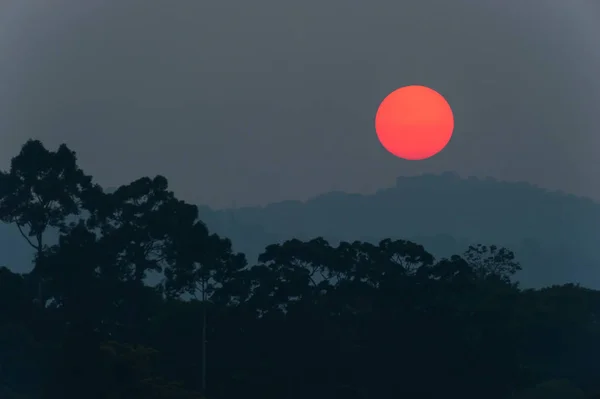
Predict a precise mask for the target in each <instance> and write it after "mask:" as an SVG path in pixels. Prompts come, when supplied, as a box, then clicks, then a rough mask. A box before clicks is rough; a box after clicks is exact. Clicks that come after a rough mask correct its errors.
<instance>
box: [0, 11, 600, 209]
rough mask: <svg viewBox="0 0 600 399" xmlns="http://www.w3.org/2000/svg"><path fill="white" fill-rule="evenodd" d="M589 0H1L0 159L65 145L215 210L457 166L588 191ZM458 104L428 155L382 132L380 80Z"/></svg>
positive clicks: (598, 62) (597, 151)
mask: <svg viewBox="0 0 600 399" xmlns="http://www.w3.org/2000/svg"><path fill="white" fill-rule="evenodd" d="M599 11H600V10H599V5H598V3H597V2H595V1H593V0H570V1H565V0H504V1H498V0H452V1H448V0H435V1H434V0H370V1H365V0H318V1H317V0H304V1H300V2H291V1H281V0H254V1H246V0H227V1H226V0H219V1H217V0H212V1H198V0H189V1H188V0H171V1H167V0H163V1H158V0H152V1H151V0H143V1H142V0H135V1H134V0H105V1H94V0H87V1H80V0H70V1H67V0H49V1H45V0H3V1H2V3H0V77H1V79H0V134H1V135H2V136H1V137H2V141H1V142H0V143H1V147H0V166H2V167H6V166H8V162H9V159H10V157H11V156H14V155H15V154H16V153H17V152H18V150H19V147H20V146H21V145H22V144H23V142H24V141H25V140H26V139H27V138H28V137H35V138H39V139H41V140H43V141H44V142H45V143H46V144H47V145H48V146H50V147H52V148H54V147H55V146H56V145H57V144H58V143H60V142H66V143H67V144H68V145H69V146H70V147H71V148H73V149H74V150H75V151H77V153H78V156H79V158H80V164H81V165H82V166H83V167H84V168H85V169H86V170H87V171H88V172H89V173H92V174H93V175H94V176H96V178H97V179H98V181H99V182H100V183H102V184H103V185H105V186H115V185H118V184H123V183H126V182H128V181H130V180H132V179H135V178H137V177H140V176H143V175H153V174H157V173H160V174H164V175H165V176H167V177H168V178H169V180H170V182H171V184H172V187H173V188H174V189H175V190H176V192H177V193H178V194H179V195H180V196H181V197H183V198H185V199H187V200H190V201H195V202H198V203H203V204H209V205H212V206H216V207H223V206H229V205H231V204H232V203H235V204H236V205H248V204H264V203H267V202H272V201H277V200H283V199H305V198H308V197H311V196H313V195H316V194H319V193H322V192H326V191H331V190H345V191H364V192H369V191H373V190H375V189H377V188H379V187H383V186H388V185H390V184H392V183H393V180H394V178H395V177H396V176H398V175H410V174H418V173H422V172H438V171H446V170H451V171H457V172H459V173H460V174H462V175H477V176H488V175H489V176H494V177H497V178H501V179H508V180H526V181H530V182H532V183H535V184H539V185H541V186H545V187H549V188H559V189H563V190H565V191H569V192H573V193H576V194H584V195H589V196H592V197H594V198H596V199H600V184H598V183H599V182H600V179H598V171H599V170H600V137H599V133H600V119H599V117H598V115H599V114H600V108H599V107H600V79H599V78H598V71H600V47H599V46H598V38H600V28H594V27H593V26H594V24H596V25H598V26H600V12H599ZM408 84H422V85H426V86H430V87H432V88H434V89H435V90H437V91H439V92H441V93H442V94H444V95H445V97H446V98H447V99H448V101H449V102H450V104H451V106H452V107H453V110H454V113H455V118H456V129H455V133H454V137H453V139H452V140H451V142H450V144H449V146H448V147H447V148H446V149H445V150H444V151H443V152H442V153H441V154H439V155H438V156H436V157H434V158H432V159H430V160H426V161H421V162H403V161H400V160H397V159H395V158H394V157H392V156H391V155H388V154H387V153H386V152H385V151H384V150H383V148H382V147H381V146H380V144H379V143H378V142H377V139H376V135H375V132H374V129H373V117H374V113H375V111H376V109H377V106H378V104H379V102H380V101H381V100H382V99H383V98H384V97H385V95H387V94H388V93H389V92H390V91H392V90H394V89H396V88H398V87H400V86H404V85H408Z"/></svg>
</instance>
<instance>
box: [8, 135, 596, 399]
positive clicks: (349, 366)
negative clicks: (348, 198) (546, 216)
mask: <svg viewBox="0 0 600 399" xmlns="http://www.w3.org/2000/svg"><path fill="white" fill-rule="evenodd" d="M448 211H449V212H451V211H452V210H450V209H449V210H448ZM0 217H1V219H2V220H3V221H4V222H6V223H11V224H13V225H14V226H15V230H16V231H18V232H20V233H21V234H22V236H23V239H24V240H27V242H28V243H29V244H30V245H31V246H32V247H33V248H35V252H36V257H35V260H34V268H33V270H32V272H31V273H27V274H24V275H21V274H16V273H14V272H12V271H11V270H9V269H8V268H6V267H4V268H2V269H0V398H2V399H16V398H20V399H21V398H22V399H37V398H44V399H55V398H56V399H67V398H78V399H84V398H85V399H95V398H98V399H138V398H139V399H154V398H156V399H159V398H164V399H192V398H200V397H208V398H210V399H242V398H254V397H256V398H261V399H306V398H310V399H321V398H322V399H331V398H344V399H386V398H442V397H443V398H448V397H457V398H461V399H468V398H477V399H480V398H491V399H493V398H510V397H520V398H565V399H568V398H586V397H588V398H591V397H595V396H594V395H596V394H597V393H598V392H600V367H599V366H598V359H600V292H598V291H594V290H589V289H584V288H581V287H578V286H574V285H565V286H554V287H550V288H545V289H541V290H522V289H519V287H518V286H517V284H516V283H515V282H514V281H512V280H511V276H512V275H513V274H514V273H515V272H516V271H517V270H518V269H519V268H520V265H519V263H518V262H517V261H516V260H515V259H514V255H513V254H512V252H510V251H509V250H507V249H504V248H497V247H495V246H482V245H479V246H473V247H470V248H468V249H467V251H466V252H465V253H464V254H462V255H460V256H458V255H457V256H453V257H451V258H449V259H441V260H435V259H434V258H433V257H432V256H431V255H430V254H429V253H428V252H427V251H426V250H425V249H424V248H423V247H422V246H420V245H418V244H415V243H412V242H408V241H401V240H383V241H381V242H380V243H378V244H372V243H367V242H352V243H347V242H345V243H341V244H340V245H338V246H331V245H329V244H328V243H327V242H326V241H325V240H323V239H318V238H317V239H314V240H311V241H300V240H290V241H287V242H285V243H283V244H274V245H270V246H268V247H267V248H266V249H265V251H264V253H263V254H262V255H261V256H260V259H259V262H258V264H257V265H248V264H247V262H246V260H245V257H244V255H242V254H237V253H234V252H233V251H232V248H231V243H230V241H229V240H228V239H226V238H222V237H219V236H217V235H215V234H211V233H210V232H209V231H208V230H207V228H206V227H205V225H204V224H203V223H202V222H201V221H200V220H198V218H197V209H196V207H195V206H193V205H190V204H186V203H184V202H182V201H180V200H178V199H176V198H175V197H174V195H173V193H172V192H170V191H169V190H168V188H167V181H166V179H164V178H163V177H160V176H159V177H156V178H154V179H150V178H142V179H139V180H137V181H135V182H133V183H131V184H129V185H126V186H122V187H120V188H119V189H117V190H116V191H114V192H112V193H110V194H109V193H105V192H104V191H103V190H102V189H101V188H100V187H99V186H98V185H96V184H94V183H93V182H92V179H91V178H90V177H89V176H87V175H85V174H84V173H83V171H81V170H80V169H79V168H78V167H77V164H76V159H75V155H74V153H72V152H71V151H70V150H69V149H68V148H67V147H65V146H61V147H60V148H59V149H58V150H57V151H56V152H51V151H47V150H46V149H45V148H44V147H43V145H42V144H41V143H40V142H37V141H29V142H28V143H26V144H25V145H24V147H23V148H22V151H21V153H20V154H19V155H18V156H16V157H15V158H14V159H13V161H12V164H11V169H10V170H9V171H7V172H4V173H2V174H1V175H0ZM348 217H352V215H348ZM53 229H58V230H60V232H61V233H60V240H59V242H58V243H57V244H48V243H46V242H45V241H44V240H45V236H46V234H45V233H47V232H48V231H49V230H53ZM7 266H15V265H7ZM150 275H154V276H155V278H156V276H158V277H159V278H160V283H159V284H156V285H149V284H148V283H147V281H148V276H150ZM157 281H158V280H157Z"/></svg>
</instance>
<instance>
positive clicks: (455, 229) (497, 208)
mask: <svg viewBox="0 0 600 399" xmlns="http://www.w3.org/2000/svg"><path fill="white" fill-rule="evenodd" d="M200 217H201V219H202V220H204V221H205V223H206V224H207V225H208V227H209V228H210V229H211V230H213V231H215V232H217V233H219V234H222V235H225V236H227V237H229V238H231V239H232V241H233V244H234V247H235V249H236V250H238V251H242V252H245V253H246V254H247V255H248V258H249V259H250V260H251V261H254V260H255V259H256V256H257V255H258V254H259V253H260V251H261V250H262V249H263V248H264V247H265V246H266V245H268V244H271V243H274V242H280V241H283V240H286V239H288V238H292V237H298V238H305V239H306V238H312V237H316V236H323V237H325V238H326V239H328V240H330V241H331V242H337V241H340V240H356V239H361V240H369V241H377V240H379V239H382V238H386V237H391V238H404V239H410V240H414V241H416V242H418V243H420V244H423V245H424V246H425V247H426V248H427V249H428V250H429V251H430V252H432V253H433V254H434V255H436V256H438V257H443V256H448V255H451V254H455V253H461V252H463V251H464V250H465V249H466V247H467V246H468V245H469V244H471V243H483V244H497V245H504V246H507V247H509V248H510V249H512V250H514V251H515V253H516V254H517V256H518V258H519V259H520V260H521V262H522V264H523V266H524V270H523V271H522V272H521V274H520V275H519V276H518V277H519V279H520V280H521V282H522V283H523V285H524V286H533V287H537V286H541V285H548V284H555V283H556V284H558V283H565V282H578V283H580V284H582V285H584V286H589V287H594V288H600V271H599V270H600V269H599V265H600V253H599V252H598V251H597V250H596V248H597V244H596V243H597V237H598V232H599V226H600V204H597V203H595V202H593V201H592V200H589V199H585V198H579V197H575V196H572V195H567V194H564V193H560V192H550V191H547V190H544V189H541V188H538V187H535V186H532V185H529V184H526V183H507V182H500V181H496V180H493V179H475V178H468V179H461V178H460V177H459V176H457V175H455V174H452V173H445V174H442V175H423V176H418V177H401V178H398V179H397V182H396V185H395V186H394V187H391V188H387V189H382V190H380V191H378V192H377V193H375V194H373V195H358V194H347V193H341V192H332V193H327V194H324V195H321V196H318V197H316V198H314V199H311V200H309V201H306V202H300V201H286V202H280V203H274V204H270V205H267V206H265V207H248V208H239V209H228V210H219V211H217V210H212V209H210V208H208V207H205V206H201V207H200ZM49 240H50V241H52V238H51V237H49ZM0 241H1V242H2V250H3V253H2V257H1V261H0V263H1V264H4V265H7V266H9V267H11V268H12V269H13V270H17V271H26V270H29V269H30V267H31V255H32V251H31V249H30V248H29V247H28V246H27V244H26V243H25V241H24V240H23V239H22V237H21V236H20V235H19V232H18V230H16V229H15V228H14V227H13V226H8V225H0Z"/></svg>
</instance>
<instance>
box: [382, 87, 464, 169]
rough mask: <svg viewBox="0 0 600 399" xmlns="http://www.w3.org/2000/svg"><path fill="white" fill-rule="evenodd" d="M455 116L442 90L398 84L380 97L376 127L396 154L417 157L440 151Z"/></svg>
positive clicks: (383, 139)
mask: <svg viewBox="0 0 600 399" xmlns="http://www.w3.org/2000/svg"><path fill="white" fill-rule="evenodd" d="M453 130H454V116H453V114H452V109H451V108H450V105H449V104H448V102H447V101H446V100H445V99H444V97H442V95H441V94H439V93H438V92H436V91H435V90H432V89H430V88H428V87H425V86H405V87H401V88H399V89H397V90H395V91H393V92H392V93H390V94H389V95H388V96H387V97H386V98H384V99H383V101H382V102H381V104H380V105H379V109H378V110H377V114H376V115H375V131H376V132H377V137H378V138H379V141H380V142H381V144H382V145H383V147H384V148H385V149H386V150H388V151H389V152H391V153H392V154H394V155H395V156H397V157H400V158H404V159H408V160H411V161H418V160H421V159H426V158H429V157H432V156H434V155H435V154H437V153H438V152H440V151H442V150H443V149H444V147H445V146H446V144H448V142H449V141H450V138H451V137H452V131H453Z"/></svg>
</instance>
